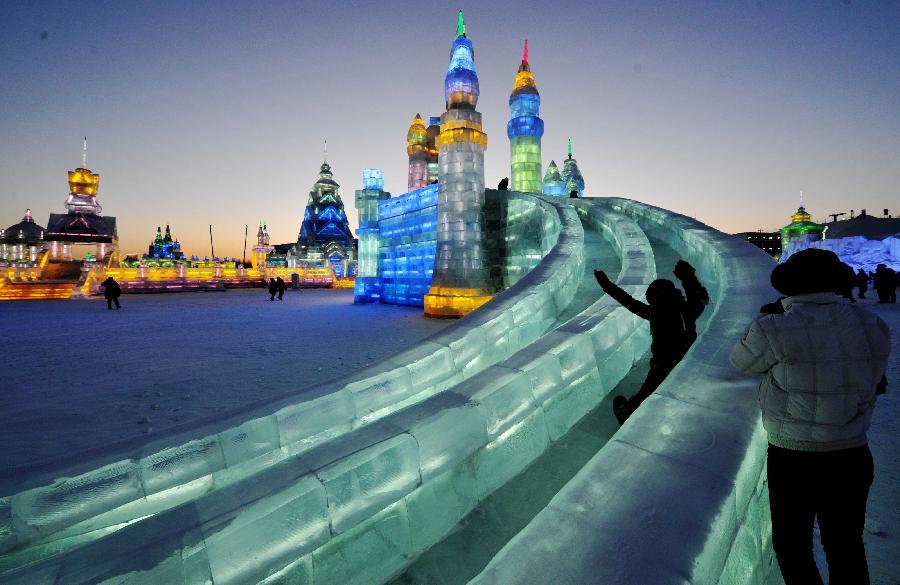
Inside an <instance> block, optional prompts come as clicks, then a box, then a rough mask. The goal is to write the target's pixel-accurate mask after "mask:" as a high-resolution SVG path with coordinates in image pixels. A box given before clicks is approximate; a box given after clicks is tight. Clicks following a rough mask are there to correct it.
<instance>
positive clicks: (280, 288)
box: [275, 276, 287, 301]
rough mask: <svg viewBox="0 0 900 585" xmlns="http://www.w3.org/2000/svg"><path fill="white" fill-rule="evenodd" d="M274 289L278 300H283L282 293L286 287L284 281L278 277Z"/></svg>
mask: <svg viewBox="0 0 900 585" xmlns="http://www.w3.org/2000/svg"><path fill="white" fill-rule="evenodd" d="M275 288H277V289H278V300H279V301H283V300H284V291H286V290H287V285H286V284H285V283H284V280H282V278H281V277H280V276H279V277H278V280H276V281H275Z"/></svg>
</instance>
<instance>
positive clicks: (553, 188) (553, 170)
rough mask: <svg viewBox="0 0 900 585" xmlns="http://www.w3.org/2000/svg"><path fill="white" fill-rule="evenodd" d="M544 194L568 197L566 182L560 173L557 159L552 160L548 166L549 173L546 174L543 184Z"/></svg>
mask: <svg viewBox="0 0 900 585" xmlns="http://www.w3.org/2000/svg"><path fill="white" fill-rule="evenodd" d="M541 186H542V189H543V192H544V195H547V196H549V197H568V194H567V193H566V182H565V181H563V180H562V177H561V176H560V174H559V167H557V166H556V161H552V160H551V161H550V166H548V167H547V174H546V175H544V181H543V183H542V184H541Z"/></svg>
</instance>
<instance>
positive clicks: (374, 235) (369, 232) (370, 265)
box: [353, 169, 391, 303]
mask: <svg viewBox="0 0 900 585" xmlns="http://www.w3.org/2000/svg"><path fill="white" fill-rule="evenodd" d="M355 194H356V209H357V212H358V214H359V229H357V230H356V235H357V238H358V240H359V244H358V246H359V248H358V251H357V258H358V262H359V265H358V267H357V274H356V282H355V283H354V285H353V302H354V303H372V302H378V301H379V300H380V299H381V278H379V257H378V249H379V247H380V246H381V231H380V229H379V226H378V204H379V202H381V201H384V200H385V199H390V197H391V194H390V193H387V192H385V190H384V171H381V170H378V169H365V170H364V171H363V188H362V189H359V190H357V191H356V193H355Z"/></svg>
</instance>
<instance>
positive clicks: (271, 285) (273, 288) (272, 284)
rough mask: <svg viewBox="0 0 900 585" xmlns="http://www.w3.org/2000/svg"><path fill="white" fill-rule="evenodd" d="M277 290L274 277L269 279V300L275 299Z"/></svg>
mask: <svg viewBox="0 0 900 585" xmlns="http://www.w3.org/2000/svg"><path fill="white" fill-rule="evenodd" d="M277 292H278V283H277V282H275V279H274V278H270V279H269V300H270V301H274V300H275V293H277Z"/></svg>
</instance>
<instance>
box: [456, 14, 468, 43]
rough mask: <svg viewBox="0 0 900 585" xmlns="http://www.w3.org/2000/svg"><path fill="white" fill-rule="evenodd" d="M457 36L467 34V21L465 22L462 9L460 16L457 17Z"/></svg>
mask: <svg viewBox="0 0 900 585" xmlns="http://www.w3.org/2000/svg"><path fill="white" fill-rule="evenodd" d="M456 36H457V37H459V38H463V37H465V36H466V23H465V22H463V15H462V10H460V11H459V16H458V17H457V18H456Z"/></svg>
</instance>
